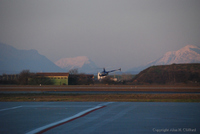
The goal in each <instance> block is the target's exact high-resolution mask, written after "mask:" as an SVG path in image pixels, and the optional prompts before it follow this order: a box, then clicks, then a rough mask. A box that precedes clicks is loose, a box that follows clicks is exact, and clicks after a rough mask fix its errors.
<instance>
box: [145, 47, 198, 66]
mask: <svg viewBox="0 0 200 134" xmlns="http://www.w3.org/2000/svg"><path fill="white" fill-rule="evenodd" d="M173 63H176V64H178V63H200V47H197V46H193V45H187V46H185V47H183V48H181V49H179V50H178V51H171V52H167V53H165V54H164V55H163V56H162V57H161V58H159V59H157V60H155V61H152V62H150V63H149V64H150V65H167V64H173Z"/></svg>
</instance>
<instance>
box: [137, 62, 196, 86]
mask: <svg viewBox="0 0 200 134" xmlns="http://www.w3.org/2000/svg"><path fill="white" fill-rule="evenodd" d="M177 83H185V84H190V83H191V84H192V83H200V64H172V65H162V66H152V67H149V68H147V69H145V70H143V71H141V72H140V73H139V74H138V75H136V76H135V78H134V79H133V84H177Z"/></svg>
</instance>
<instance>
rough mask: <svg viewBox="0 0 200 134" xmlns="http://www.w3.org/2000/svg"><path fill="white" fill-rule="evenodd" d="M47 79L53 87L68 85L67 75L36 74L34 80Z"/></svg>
mask: <svg viewBox="0 0 200 134" xmlns="http://www.w3.org/2000/svg"><path fill="white" fill-rule="evenodd" d="M41 77H43V78H49V79H50V80H51V81H52V82H53V85H68V78H69V73H36V78H41Z"/></svg>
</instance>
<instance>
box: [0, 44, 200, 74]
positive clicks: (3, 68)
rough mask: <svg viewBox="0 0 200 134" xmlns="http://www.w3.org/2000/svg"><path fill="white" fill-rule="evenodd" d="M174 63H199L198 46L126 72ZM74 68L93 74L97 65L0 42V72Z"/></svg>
mask: <svg viewBox="0 0 200 134" xmlns="http://www.w3.org/2000/svg"><path fill="white" fill-rule="evenodd" d="M174 63H175V64H179V63H200V47H197V46H193V45H187V46H185V47H183V48H181V49H179V50H177V51H170V52H167V53H165V54H164V55H163V56H162V57H160V58H158V59H156V60H154V61H152V62H149V63H147V64H144V65H142V66H139V67H134V68H131V69H129V70H128V71H126V73H132V74H137V73H139V72H140V71H142V70H144V69H145V68H147V67H149V66H153V65H169V64H174ZM75 68H77V69H78V72H79V73H90V74H91V73H92V74H95V73H97V68H98V67H97V66H96V64H95V63H94V62H93V61H92V60H90V59H89V58H88V57H86V56H78V57H74V58H62V59H60V60H58V61H56V62H55V63H53V62H52V61H50V60H49V59H48V58H46V57H45V56H44V55H41V54H39V53H38V51H37V50H33V49H31V50H19V49H16V48H14V47H12V46H10V45H6V44H3V43H0V74H3V73H6V74H15V73H19V72H21V71H22V70H25V69H28V70H30V72H68V71H69V70H70V69H75Z"/></svg>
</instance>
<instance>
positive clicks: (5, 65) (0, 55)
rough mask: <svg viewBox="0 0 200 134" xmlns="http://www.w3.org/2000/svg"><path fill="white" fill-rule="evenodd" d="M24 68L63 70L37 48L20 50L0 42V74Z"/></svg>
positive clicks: (17, 71) (11, 72)
mask: <svg viewBox="0 0 200 134" xmlns="http://www.w3.org/2000/svg"><path fill="white" fill-rule="evenodd" d="M22 70H30V71H31V72H61V71H63V69H61V68H60V67H58V66H56V65H55V64H54V63H53V62H51V61H50V60H49V59H47V58H46V57H45V56H43V55H41V54H39V53H38V51H37V50H33V49H32V50H19V49H16V48H14V47H12V46H10V45H6V44H2V43H0V74H3V73H6V74H15V73H19V72H21V71H22Z"/></svg>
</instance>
